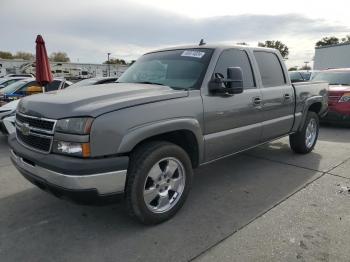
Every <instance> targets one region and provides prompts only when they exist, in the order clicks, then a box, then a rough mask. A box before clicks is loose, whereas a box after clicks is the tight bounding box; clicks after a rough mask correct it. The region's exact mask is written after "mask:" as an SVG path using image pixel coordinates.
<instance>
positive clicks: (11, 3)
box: [0, 0, 350, 66]
mask: <svg viewBox="0 0 350 262" xmlns="http://www.w3.org/2000/svg"><path fill="white" fill-rule="evenodd" d="M347 2H348V1H342V0H333V1H327V3H326V2H324V1H311V0H308V1H305V0H303V1H301V0H294V1H283V0H280V1H275V0H265V1H250V0H246V1H233V0H227V1H224V0H215V1H209V0H207V1H203V0H201V1H194V0H144V1H142V0H129V1H124V0H121V1H120V0H93V1H90V0H84V1H78V0H76V1H73V0H60V1H54V0H26V1H20V0H0V24H1V28H2V30H1V34H0V35H1V41H0V50H7V51H11V52H16V51H29V52H33V53H34V50H35V45H34V42H35V37H36V35H37V34H42V35H43V37H44V39H45V41H46V46H47V50H48V52H49V53H50V52H55V51H65V52H67V53H68V55H69V57H70V58H71V61H74V62H76V61H78V60H79V61H80V62H97V63H100V62H103V61H105V60H106V57H107V52H111V53H112V57H117V58H123V59H126V60H129V61H130V60H132V59H135V58H137V57H139V56H140V55H141V54H143V53H144V52H147V51H149V50H153V49H157V48H161V47H166V46H174V45H181V44H197V43H198V42H199V40H200V39H201V38H204V39H205V41H206V42H207V43H233V44H234V43H237V42H247V43H248V44H249V45H257V43H258V42H259V41H265V40H281V41H283V42H284V43H285V44H286V45H287V46H288V47H289V49H290V55H289V60H288V65H289V66H294V65H301V64H302V63H303V62H304V61H309V60H311V59H312V57H313V53H314V44H315V42H316V41H317V40H319V39H320V38H322V37H324V36H329V35H335V36H338V37H344V36H345V35H346V34H350V16H349V15H348V10H349V8H348V7H349V5H348V3H347Z"/></svg>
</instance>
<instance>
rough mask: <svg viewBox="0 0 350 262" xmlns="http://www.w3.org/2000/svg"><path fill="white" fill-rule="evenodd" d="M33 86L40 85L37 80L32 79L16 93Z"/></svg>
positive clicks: (25, 90)
mask: <svg viewBox="0 0 350 262" xmlns="http://www.w3.org/2000/svg"><path fill="white" fill-rule="evenodd" d="M31 86H40V85H39V84H38V83H37V82H36V81H31V82H29V83H27V84H25V85H24V86H23V87H21V88H20V89H19V90H17V91H16V93H22V92H27V89H28V87H31Z"/></svg>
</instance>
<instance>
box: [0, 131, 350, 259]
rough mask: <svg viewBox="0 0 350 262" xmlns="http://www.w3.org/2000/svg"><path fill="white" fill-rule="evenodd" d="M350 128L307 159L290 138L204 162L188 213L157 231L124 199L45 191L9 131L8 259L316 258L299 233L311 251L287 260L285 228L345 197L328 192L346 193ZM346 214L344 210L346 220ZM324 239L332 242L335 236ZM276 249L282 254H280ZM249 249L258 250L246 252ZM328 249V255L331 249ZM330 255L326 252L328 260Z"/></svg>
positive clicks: (2, 180)
mask: <svg viewBox="0 0 350 262" xmlns="http://www.w3.org/2000/svg"><path fill="white" fill-rule="evenodd" d="M349 131H350V130H349V128H337V127H322V128H321V132H320V138H319V141H318V143H317V145H316V148H315V150H314V151H313V152H312V153H310V154H308V155H296V154H293V153H292V152H291V150H290V149H289V146H288V140H287V139H286V138H284V139H281V140H277V141H275V142H272V143H269V144H266V145H263V146H260V147H258V148H255V149H252V150H250V151H247V152H245V153H241V154H238V155H235V156H232V157H229V158H226V159H223V160H220V161H217V162H215V163H212V164H209V165H206V166H203V167H201V168H199V169H197V170H196V171H195V181H194V184H193V189H192V192H191V194H190V195H189V198H188V200H187V203H186V204H185V206H184V207H183V209H182V210H181V211H180V212H179V213H178V214H177V215H176V217H175V218H173V219H172V220H170V221H168V222H166V223H163V224H161V225H157V226H153V227H146V226H143V225H140V224H138V223H137V222H136V221H134V220H132V219H130V218H129V217H128V216H127V214H126V212H125V207H124V205H123V203H120V204H116V205H112V206H106V207H90V206H79V205H75V204H72V203H69V202H66V201H63V200H60V199H56V198H55V197H53V196H51V195H49V194H47V193H45V192H42V191H41V190H40V189H38V188H36V187H34V186H33V185H31V184H30V183H29V182H27V181H26V180H25V179H24V178H23V177H22V176H21V175H20V174H19V173H18V172H17V171H16V170H15V168H14V167H13V166H12V164H11V162H10V160H9V152H8V148H7V143H6V138H5V137H1V136H0V261H1V262H5V261H189V260H193V259H198V260H204V261H224V260H225V259H226V260H227V261H234V260H236V259H237V258H242V260H241V261H262V260H265V259H266V261H269V260H273V259H272V258H277V259H276V261H278V258H282V257H284V258H287V260H289V258H290V259H291V260H293V259H296V260H299V259H305V258H308V257H310V256H311V257H314V258H317V256H316V255H315V256H312V254H313V253H312V252H311V251H310V250H311V248H310V244H309V243H308V242H307V241H309V240H310V239H307V238H306V240H302V241H303V242H302V243H303V244H300V241H301V240H299V239H298V238H297V237H290V233H289V235H288V234H285V235H286V236H288V238H287V237H286V239H287V240H286V241H287V242H288V241H289V242H290V243H292V242H293V241H294V243H296V244H295V245H296V246H297V247H296V248H301V249H302V250H301V251H300V250H298V249H296V250H293V252H291V253H288V254H287V255H285V256H282V255H281V253H278V252H282V251H283V250H284V249H283V247H284V246H283V245H281V244H280V245H279V243H284V242H283V241H282V242H281V241H280V240H281V236H282V233H281V232H283V229H285V230H287V229H288V230H289V231H288V232H291V231H292V232H294V231H295V232H294V233H295V234H296V235H297V234H299V233H300V232H301V231H300V227H297V225H298V224H297V223H293V221H294V220H293V218H294V219H295V220H298V218H299V219H300V217H301V216H302V214H301V213H300V212H296V211H297V210H305V212H307V211H309V209H310V210H311V211H313V212H314V214H318V215H319V214H323V213H322V210H323V212H326V211H325V209H322V208H321V209H320V210H318V209H317V207H319V208H320V206H322V204H324V205H325V206H328V207H329V206H332V205H335V203H338V202H337V201H336V198H325V197H324V196H325V195H327V194H322V190H325V191H327V189H329V188H328V187H330V189H329V190H330V191H329V190H328V191H327V192H331V193H332V192H333V191H334V192H335V193H337V192H338V191H339V190H340V189H341V184H343V183H345V182H346V181H348V180H349V179H350V174H349V171H348V170H349V168H350V160H349V159H350V132H349ZM340 180H341V181H340ZM343 180H344V181H345V182H344V181H343ZM313 188H314V190H312V189H313ZM332 190H333V191H332ZM315 192H317V193H315ZM320 192H321V193H320ZM331 193H328V194H331ZM344 194H345V193H344ZM338 195H339V194H338ZM341 196H343V195H341ZM322 197H323V198H322ZM345 197H347V196H345ZM347 200H349V198H348V199H347ZM291 201H292V202H291ZM293 201H294V202H293ZM339 203H341V206H340V207H337V208H334V214H333V215H336V216H337V217H340V216H341V217H343V218H345V221H347V220H346V219H349V221H350V218H349V212H350V211H349V208H348V207H349V205H347V206H346V203H349V202H346V201H344V200H342V201H339ZM311 204H315V205H316V207H315V206H310V205H311ZM319 205H320V206H319ZM311 211H310V212H311ZM337 212H338V213H339V212H340V213H342V214H341V215H340V216H338V213H337ZM298 214H299V215H298ZM306 214H308V213H306ZM304 215H305V214H304ZM305 216H306V215H305ZM316 217H317V216H316ZM338 219H339V218H338ZM291 221H292V222H291ZM321 221H322V219H319V220H318V221H314V223H315V224H317V222H318V223H321ZM343 221H344V220H343ZM325 222H327V223H329V220H327V221H325ZM288 223H289V224H288ZM327 223H325V224H323V227H324V228H326V229H327V228H329V230H330V228H331V227H332V226H331V225H332V224H329V226H328V227H327V225H328V224H327ZM310 224H312V221H311V220H310V221H308V224H307V225H306V226H308V227H312V225H310ZM277 225H280V227H277ZM293 225H294V231H293ZM260 229H261V230H260ZM279 229H280V230H279ZM336 229H337V230H338V231H339V228H338V227H337V228H336ZM299 231H300V232H299ZM309 231H312V229H309ZM338 231H337V232H338ZM254 232H255V233H254ZM256 232H260V233H259V235H258V236H259V237H260V238H258V237H254V236H256V235H257V234H256ZM315 234H316V232H315ZM319 234H321V233H319ZM306 235H312V234H311V233H310V232H309V233H308V234H306ZM297 236H298V235H297ZM312 236H313V235H312ZM321 237H322V236H321ZM325 237H327V238H328V239H329V241H331V240H332V237H333V235H332V234H329V235H326V236H325ZM293 239H294V240H293ZM258 240H259V243H261V244H259V245H257V244H256V243H257V242H256V241H258ZM310 241H312V239H311V240H310ZM310 241H309V242H310ZM324 241H325V242H327V241H328V240H324ZM289 242H288V243H289ZM322 243H323V242H322ZM322 243H321V244H320V245H322ZM292 244H293V243H292ZM344 244H345V243H344ZM300 245H301V246H300ZM304 245H305V246H307V247H308V250H306V249H304ZM271 246H273V247H275V248H276V250H277V251H278V252H277V251H276V252H275V253H274V249H271V248H270V247H271ZM286 246H287V247H288V245H286ZM235 248H236V249H235ZM242 248H246V249H247V250H253V251H252V252H248V251H246V252H243V251H242V250H244V249H242ZM269 248H270V249H269ZM278 248H280V249H278ZM236 250H241V251H242V252H241V253H239V254H240V256H239V257H237V256H234V254H237V252H233V251H236ZM271 250H272V251H271ZM281 250H282V251H281ZM335 250H336V249H334V252H335ZM298 252H299V253H298ZM303 252H304V253H303ZM282 253H283V252H282ZM283 254H284V253H283ZM327 254H328V258H329V256H330V255H332V252H331V251H329V252H328V253H327ZM327 254H324V256H323V257H322V256H321V255H320V257H321V258H325V257H326V258H327ZM244 258H245V259H244ZM261 258H263V259H261ZM237 260H239V259H237ZM282 260H283V259H282Z"/></svg>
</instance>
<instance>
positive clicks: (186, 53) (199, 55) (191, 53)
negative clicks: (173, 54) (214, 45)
mask: <svg viewBox="0 0 350 262" xmlns="http://www.w3.org/2000/svg"><path fill="white" fill-rule="evenodd" d="M204 55H205V53H204V52H200V51H191V50H186V51H184V52H183V53H182V54H181V56H189V57H195V58H202V57H203V56H204Z"/></svg>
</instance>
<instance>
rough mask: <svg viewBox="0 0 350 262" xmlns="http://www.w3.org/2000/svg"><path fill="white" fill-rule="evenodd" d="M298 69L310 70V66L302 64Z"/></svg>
mask: <svg viewBox="0 0 350 262" xmlns="http://www.w3.org/2000/svg"><path fill="white" fill-rule="evenodd" d="M300 70H311V67H310V66H308V65H303V66H302V67H300Z"/></svg>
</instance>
